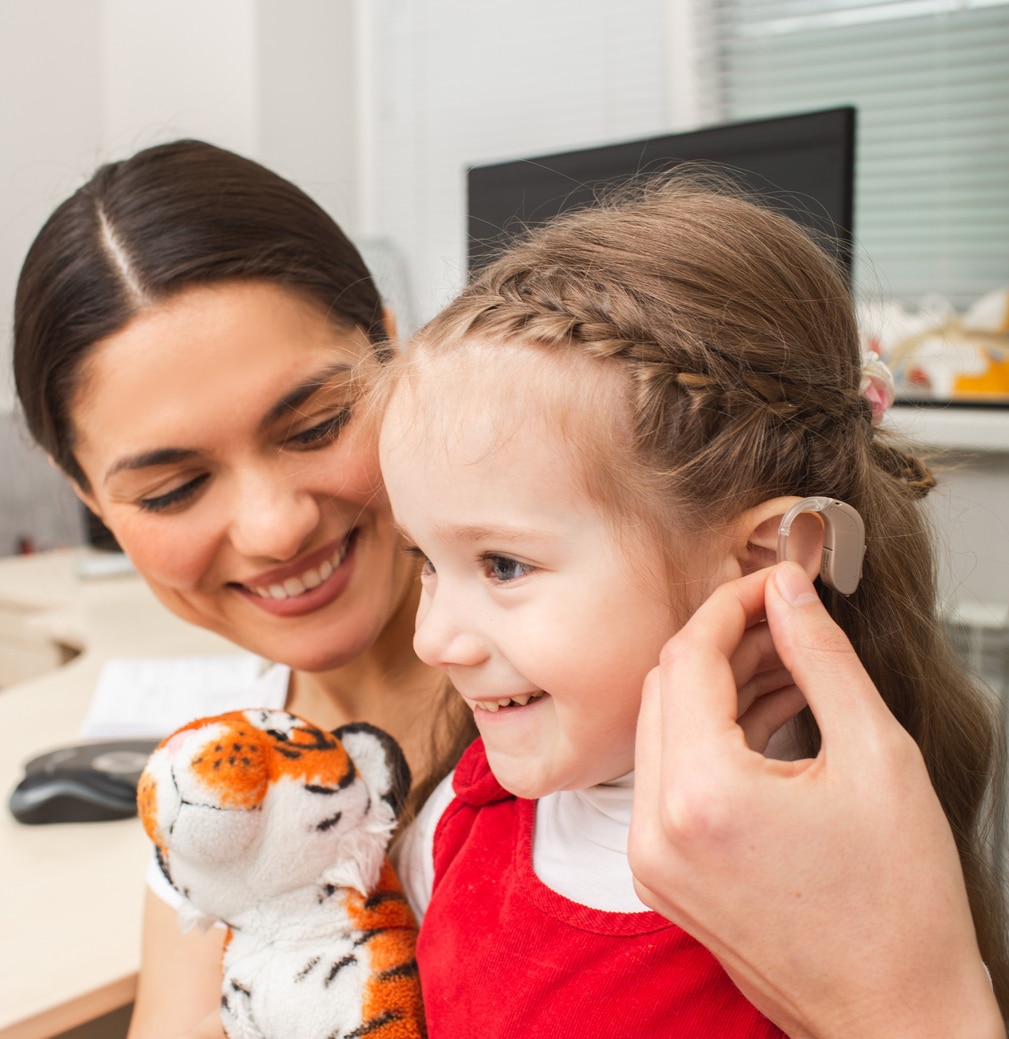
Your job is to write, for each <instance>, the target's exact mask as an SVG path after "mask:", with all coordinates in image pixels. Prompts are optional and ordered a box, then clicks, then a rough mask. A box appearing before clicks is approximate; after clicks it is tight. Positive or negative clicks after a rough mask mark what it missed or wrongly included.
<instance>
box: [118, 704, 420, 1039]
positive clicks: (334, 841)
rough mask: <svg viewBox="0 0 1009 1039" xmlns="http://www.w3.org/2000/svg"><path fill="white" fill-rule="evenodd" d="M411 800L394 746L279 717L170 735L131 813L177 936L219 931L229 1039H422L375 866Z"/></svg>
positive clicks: (385, 866)
mask: <svg viewBox="0 0 1009 1039" xmlns="http://www.w3.org/2000/svg"><path fill="white" fill-rule="evenodd" d="M409 786H410V777H409V769H408V768H407V765H406V760H405V758H404V757H403V754H402V751H401V750H400V749H399V746H398V745H397V744H396V743H395V742H394V741H393V739H392V738H391V737H390V736H388V735H386V734H385V733H384V732H382V731H381V730H379V729H376V728H374V727H372V726H370V725H365V724H353V725H346V726H344V727H342V728H340V729H336V730H334V731H333V732H326V731H324V730H322V729H318V728H316V727H315V726H313V725H310V724H308V723H307V722H305V721H303V720H301V719H300V718H297V717H295V716H294V715H292V714H288V713H286V712H284V711H267V710H250V711H235V712H232V713H229V714H223V715H219V716H218V717H214V718H206V719H201V720H199V721H196V722H192V723H191V724H189V725H186V726H184V727H183V728H181V729H179V730H178V731H177V732H175V733H174V734H173V735H171V736H169V737H168V738H167V739H166V740H164V741H163V742H162V743H161V744H160V745H159V746H158V748H157V749H156V750H155V751H154V753H153V754H152V755H151V758H150V761H149V762H148V764H147V767H146V769H145V770H144V772H143V774H142V775H141V777H140V783H139V786H138V789H137V803H138V807H139V813H140V817H141V819H142V821H143V824H144V829H145V830H146V831H147V834H148V836H149V837H150V838H151V840H152V841H153V842H154V844H155V846H156V850H157V858H158V863H159V865H160V866H161V869H162V871H163V872H164V874H165V876H166V877H167V878H168V880H169V882H170V883H171V884H172V886H173V887H174V888H175V889H176V890H177V891H178V892H179V893H180V894H181V895H182V896H183V899H184V905H183V908H182V909H180V916H181V917H182V918H183V922H184V923H194V922H195V923H198V924H199V925H201V926H203V927H206V926H209V925H210V924H211V923H212V922H214V921H221V922H223V923H224V924H226V925H227V927H228V936H227V939H226V944H225V951H224V982H223V989H222V997H221V1020H222V1022H223V1024H224V1030H225V1032H226V1033H227V1035H228V1036H229V1039H351V1037H358V1036H368V1037H369V1039H417V1037H421V1036H424V1035H425V1034H426V1032H425V1028H424V1021H423V1012H422V1008H421V997H420V984H419V980H418V977H417V964H416V961H415V959H414V944H415V939H416V930H417V925H416V923H415V921H414V918H413V915H412V913H411V911H410V908H409V906H408V905H407V903H406V900H405V898H404V897H403V892H402V889H401V888H400V885H399V880H398V878H397V877H396V875H395V872H394V871H393V868H392V865H391V863H390V862H389V859H388V857H387V854H386V848H387V845H388V841H389V837H390V834H391V832H392V830H393V827H394V826H395V823H396V818H397V815H398V813H399V811H400V809H401V807H402V801H403V798H404V797H405V795H406V791H407V790H408V789H409Z"/></svg>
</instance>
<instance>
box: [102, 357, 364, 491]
mask: <svg viewBox="0 0 1009 1039" xmlns="http://www.w3.org/2000/svg"><path fill="white" fill-rule="evenodd" d="M352 370H353V365H350V364H346V363H336V364H327V365H326V367H325V368H322V369H321V370H320V371H318V372H315V373H314V374H313V375H310V376H309V377H308V378H307V379H305V380H304V381H303V382H301V383H299V384H298V385H297V386H295V387H294V388H293V389H292V390H291V391H290V392H289V393H285V394H284V396H283V397H281V398H280V400H278V401H277V403H276V404H274V405H273V407H271V408H270V410H269V411H268V412H267V413H266V414H265V415H264V416H263V418H262V420H261V421H260V423H259V430H260V432H262V431H264V430H266V429H268V428H269V427H270V426H272V425H273V423H275V422H276V421H277V420H278V419H280V418H282V417H284V416H286V415H289V414H290V412H291V411H292V410H295V409H297V408H298V407H300V406H301V405H302V404H304V402H305V401H306V400H308V398H309V397H311V396H312V394H313V393H318V392H319V390H321V389H324V388H325V387H326V386H327V385H328V384H329V383H330V382H331V381H332V380H333V379H334V378H336V377H337V376H339V375H346V374H348V373H349V372H350V371H352ZM199 456H200V452H199V451H196V450H193V449H192V448H186V447H162V448H156V449H155V450H153V451H142V452H141V453H140V454H136V455H130V456H129V457H128V458H120V459H119V460H118V461H116V462H115V463H113V465H112V466H111V468H110V469H109V470H108V472H106V474H105V477H104V480H103V482H104V483H108V482H109V480H111V479H112V477H113V476H115V475H116V473H120V472H123V471H124V470H125V471H127V472H135V471H136V470H138V469H149V468H152V467H154V466H159V465H174V464H176V463H178V462H188V461H192V459H194V458H198V457H199Z"/></svg>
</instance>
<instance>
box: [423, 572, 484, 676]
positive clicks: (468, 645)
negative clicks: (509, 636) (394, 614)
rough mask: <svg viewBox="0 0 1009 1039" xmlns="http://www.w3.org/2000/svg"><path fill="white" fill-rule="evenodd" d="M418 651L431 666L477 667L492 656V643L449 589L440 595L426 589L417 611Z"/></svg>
mask: <svg viewBox="0 0 1009 1039" xmlns="http://www.w3.org/2000/svg"><path fill="white" fill-rule="evenodd" d="M413 648H414V652H415V653H416V654H417V656H418V657H420V659H421V660H423V661H424V663H425V664H429V665H430V666H431V667H440V668H448V667H475V666H476V665H478V664H482V663H483V662H484V661H485V660H487V658H488V656H489V652H488V642H487V640H486V639H485V638H484V637H483V635H482V634H481V633H480V630H479V627H478V625H477V624H476V623H475V622H474V618H473V616H472V613H471V611H470V613H469V615H467V610H466V607H465V604H464V603H463V602H462V601H461V599H460V598H458V597H456V599H455V601H453V599H452V596H451V594H450V592H449V591H448V590H446V591H440V592H439V594H438V595H437V596H435V595H429V594H428V593H427V592H426V591H425V592H424V594H423V595H422V596H421V603H420V607H419V609H418V610H417V629H416V631H415V633H414V636H413Z"/></svg>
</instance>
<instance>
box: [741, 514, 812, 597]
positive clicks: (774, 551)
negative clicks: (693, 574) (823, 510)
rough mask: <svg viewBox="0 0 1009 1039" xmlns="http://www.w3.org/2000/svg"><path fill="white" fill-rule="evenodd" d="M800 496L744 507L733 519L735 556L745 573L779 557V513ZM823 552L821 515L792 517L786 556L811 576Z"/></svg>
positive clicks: (773, 562) (766, 564)
mask: <svg viewBox="0 0 1009 1039" xmlns="http://www.w3.org/2000/svg"><path fill="white" fill-rule="evenodd" d="M800 501H802V499H801V498H798V497H795V496H791V497H781V498H771V499H769V500H768V501H765V502H761V503H760V504H759V505H755V506H754V507H753V508H752V509H747V510H746V511H745V512H744V513H742V515H740V516H739V518H738V519H737V520H736V532H737V536H736V545H737V558H738V561H739V565H740V569H741V570H742V571H743V573H744V574H748V573H752V572H753V571H755V570H763V569H764V568H765V567H768V566H773V565H774V564H775V563H776V562H777V561H778V528H779V527H780V526H781V520H782V517H783V516H784V515H785V513H786V512H788V510H789V509H790V508H791V507H792V506H793V505H797V504H798V503H799V502H800ZM822 556H823V519H822V517H821V516H820V514H819V513H817V512H801V513H799V515H798V516H796V517H795V519H794V520H793V521H792V525H791V530H790V533H789V537H788V558H789V559H791V560H792V561H793V562H796V563H798V564H799V565H800V566H801V567H802V568H803V570H805V571H806V573H807V574H809V576H810V579H811V580H812V579H814V578H815V577H816V576H817V574H818V573H819V572H820V560H821V558H822Z"/></svg>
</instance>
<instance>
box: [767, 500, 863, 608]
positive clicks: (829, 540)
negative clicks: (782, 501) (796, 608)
mask: <svg viewBox="0 0 1009 1039" xmlns="http://www.w3.org/2000/svg"><path fill="white" fill-rule="evenodd" d="M803 512H818V513H819V514H820V516H821V517H822V519H823V554H822V555H821V557H820V580H822V581H823V583H824V584H825V585H827V587H828V588H833V589H834V590H835V591H837V592H840V593H841V594H842V595H851V593H852V592H853V591H854V590H855V589H856V588H857V587H858V582H859V580H861V577H862V559H863V558H864V557H865V524H863V523H862V517H861V516H859V514H858V513H857V512H856V511H855V510H854V509H853V508H852V507H851V506H850V505H848V504H846V503H845V502H843V501H838V500H837V499H836V498H803V499H802V501H800V502H797V503H796V504H795V505H793V506H792V507H791V508H790V509H789V510H788V512H786V513H785V515H784V516H782V517H781V524H780V525H779V527H778V562H779V563H780V562H782V561H784V560H785V559H787V558H788V536H789V534H790V533H791V532H792V522H793V521H794V520H795V517H796V516H798V515H800V513H803Z"/></svg>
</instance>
